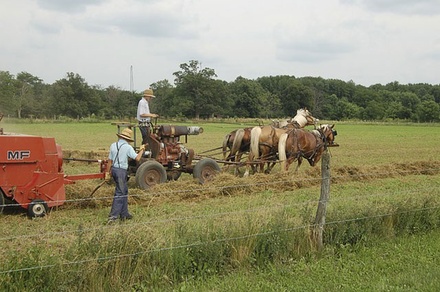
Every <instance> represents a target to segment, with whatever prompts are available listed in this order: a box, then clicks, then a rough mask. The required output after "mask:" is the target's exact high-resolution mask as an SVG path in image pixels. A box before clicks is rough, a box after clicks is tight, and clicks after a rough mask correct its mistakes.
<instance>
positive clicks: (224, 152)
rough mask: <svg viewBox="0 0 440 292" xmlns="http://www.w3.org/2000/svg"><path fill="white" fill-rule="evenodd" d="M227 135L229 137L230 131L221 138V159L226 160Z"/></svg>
mask: <svg viewBox="0 0 440 292" xmlns="http://www.w3.org/2000/svg"><path fill="white" fill-rule="evenodd" d="M229 137H231V133H229V134H227V135H226V136H225V138H224V139H223V144H222V150H223V160H226V156H227V155H226V151H227V148H228V141H229Z"/></svg>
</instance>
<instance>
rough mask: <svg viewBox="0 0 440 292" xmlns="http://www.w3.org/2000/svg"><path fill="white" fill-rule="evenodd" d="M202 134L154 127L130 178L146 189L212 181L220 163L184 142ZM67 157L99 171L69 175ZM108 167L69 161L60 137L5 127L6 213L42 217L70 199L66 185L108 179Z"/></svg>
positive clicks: (0, 188) (1, 194) (1, 172)
mask: <svg viewBox="0 0 440 292" xmlns="http://www.w3.org/2000/svg"><path fill="white" fill-rule="evenodd" d="M121 126H133V125H128V124H118V131H119V130H120V127H121ZM133 127H134V126H133ZM202 132H203V129H202V128H200V127H185V126H168V125H159V126H153V129H152V132H151V135H150V139H149V143H148V145H147V151H145V153H144V155H143V157H142V159H141V160H140V161H139V162H136V161H135V160H130V161H129V169H128V173H129V175H130V176H135V178H136V183H137V185H138V186H139V187H140V188H143V189H148V188H150V187H151V186H153V185H155V184H159V183H164V182H166V181H167V180H177V179H178V178H179V177H180V175H181V174H182V173H191V174H193V176H194V178H196V179H197V180H198V181H199V183H204V182H205V181H207V180H209V179H211V178H212V177H213V176H214V175H215V174H216V173H217V172H219V171H220V167H219V166H218V164H217V162H216V161H215V160H213V159H210V158H203V159H197V158H196V157H195V154H194V150H192V149H187V148H186V147H185V146H184V145H183V144H182V143H181V142H180V138H181V137H182V136H185V137H187V135H198V134H199V133H202ZM134 147H135V149H136V148H137V147H136V145H134ZM66 159H67V160H76V161H86V162H98V163H99V172H97V173H88V174H76V175H67V174H65V173H64V171H63V161H64V160H66ZM195 162H196V163H195ZM194 163H195V165H194ZM107 164H108V161H107V160H91V159H76V158H63V152H62V148H61V146H60V145H58V144H57V143H56V142H55V139H54V138H49V137H39V136H32V135H22V134H13V133H5V132H3V129H0V213H2V212H3V209H4V207H5V206H7V205H13V204H18V205H19V206H20V207H22V208H24V209H26V210H27V212H28V215H29V217H42V216H44V215H45V214H46V212H47V211H48V209H49V208H52V207H56V206H60V205H62V204H63V203H64V202H65V201H66V194H65V185H66V184H73V183H75V182H76V181H78V180H85V179H105V172H106V169H107Z"/></svg>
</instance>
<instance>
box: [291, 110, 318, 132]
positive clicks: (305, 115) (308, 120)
mask: <svg viewBox="0 0 440 292" xmlns="http://www.w3.org/2000/svg"><path fill="white" fill-rule="evenodd" d="M291 122H295V123H297V124H298V125H299V127H300V128H304V127H305V126H309V125H310V126H311V125H313V126H315V128H316V125H317V124H318V122H319V120H318V119H317V118H315V117H314V116H312V114H311V113H310V111H309V110H308V109H307V108H300V109H298V110H297V111H296V116H295V117H293V118H292V120H291Z"/></svg>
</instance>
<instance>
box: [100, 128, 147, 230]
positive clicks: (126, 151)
mask: <svg viewBox="0 0 440 292" xmlns="http://www.w3.org/2000/svg"><path fill="white" fill-rule="evenodd" d="M132 134H133V131H132V130H130V129H129V128H125V129H124V130H122V132H121V133H120V134H116V135H117V136H118V137H119V140H118V141H117V142H114V143H113V144H112V145H110V153H109V155H108V160H109V162H108V170H110V171H111V173H109V172H110V171H107V174H106V177H108V178H109V177H110V175H111V177H112V178H113V180H114V181H115V184H116V187H115V194H114V197H113V203H112V208H111V210H110V215H109V218H108V222H107V223H113V222H115V221H116V220H117V219H118V218H120V219H121V220H126V219H132V218H133V216H132V215H131V214H130V213H129V212H128V184H127V175H128V173H127V169H128V159H129V158H131V159H135V160H136V161H139V160H140V159H141V157H142V154H143V153H144V150H145V146H144V145H142V146H141V147H140V149H139V152H138V153H137V154H136V152H135V151H134V149H133V147H132V146H131V145H130V144H129V143H130V142H133V141H134V140H133V139H132Z"/></svg>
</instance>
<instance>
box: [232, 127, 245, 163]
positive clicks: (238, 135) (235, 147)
mask: <svg viewBox="0 0 440 292" xmlns="http://www.w3.org/2000/svg"><path fill="white" fill-rule="evenodd" d="M243 136H244V129H238V130H237V132H235V137H234V141H233V142H232V146H231V152H230V154H229V155H230V156H231V157H232V156H233V155H235V156H236V154H237V152H238V151H240V147H241V143H242V141H243ZM236 157H237V156H236ZM234 160H235V159H234Z"/></svg>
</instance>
